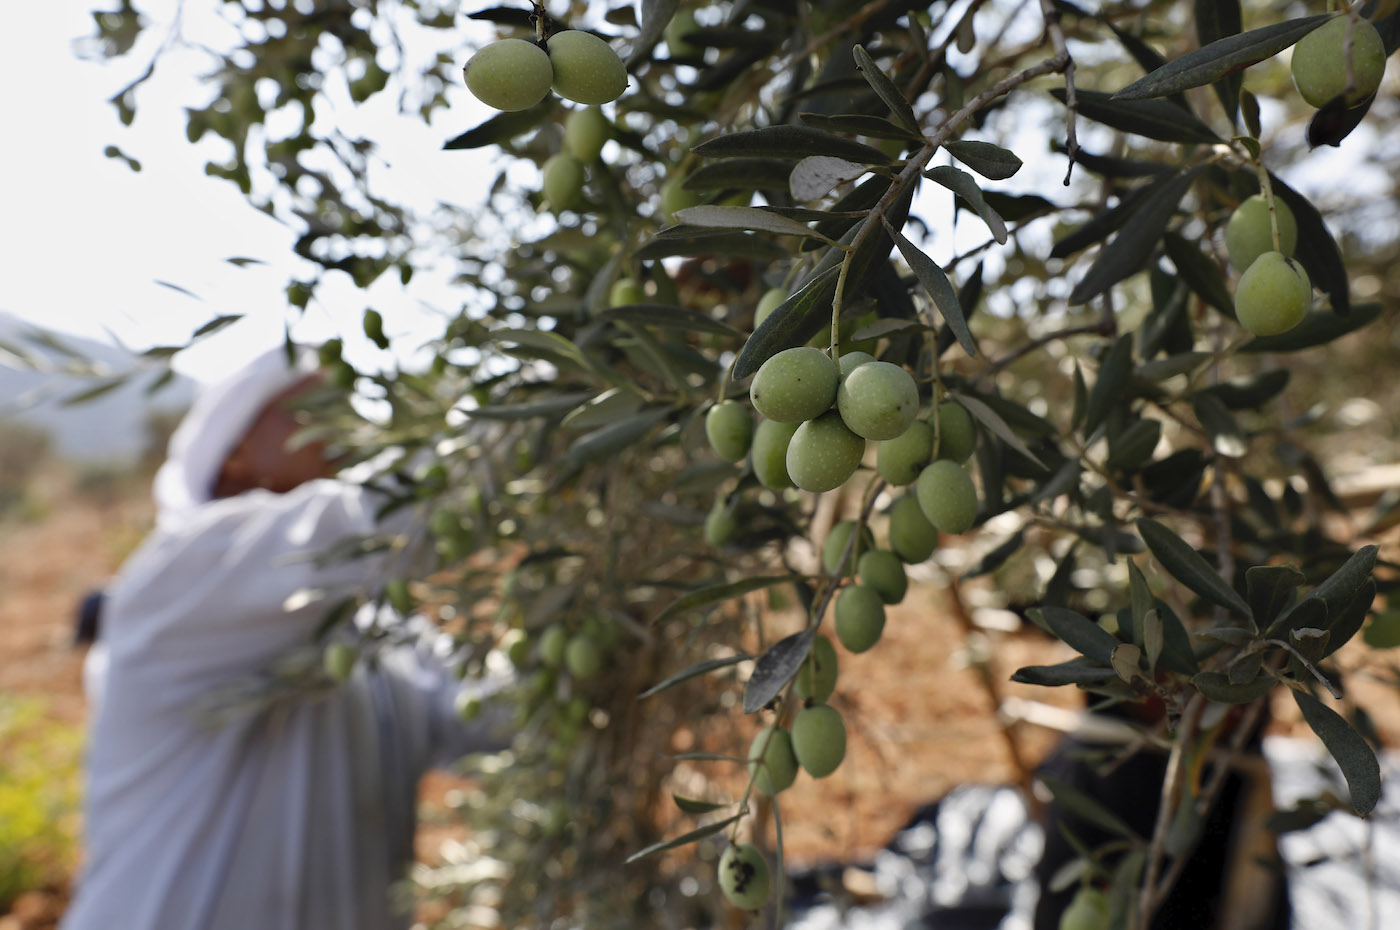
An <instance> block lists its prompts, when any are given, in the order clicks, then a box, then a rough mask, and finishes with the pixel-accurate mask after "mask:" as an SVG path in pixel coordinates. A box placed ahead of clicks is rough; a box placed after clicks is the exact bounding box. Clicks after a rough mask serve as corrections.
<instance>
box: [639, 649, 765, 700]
mask: <svg viewBox="0 0 1400 930" xmlns="http://www.w3.org/2000/svg"><path fill="white" fill-rule="evenodd" d="M752 658H753V656H751V655H749V654H748V653H746V652H741V653H739V654H738V655H732V656H726V657H724V658H722V659H707V660H706V661H704V662H697V663H696V664H694V665H692V666H690V667H689V668H687V669H684V670H682V671H679V672H677V673H676V674H674V675H671V676H670V677H668V678H666V679H664V680H662V681H659V682H657V683H656V684H654V685H652V686H651V687H650V688H648V689H646V690H645V691H643V692H642V693H641V694H639V695H637V699H638V700H641V699H642V698H649V697H651V696H652V695H653V694H660V693H661V692H662V691H665V690H666V689H668V688H673V687H675V686H676V685H678V684H680V683H681V682H683V681H690V679H692V678H698V677H699V676H701V675H707V674H709V673H710V672H713V671H715V670H716V669H721V668H728V667H729V666H731V665H738V664H739V663H740V662H747V661H748V660H749V659H752Z"/></svg>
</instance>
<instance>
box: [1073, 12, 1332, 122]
mask: <svg viewBox="0 0 1400 930" xmlns="http://www.w3.org/2000/svg"><path fill="white" fill-rule="evenodd" d="M1197 7H1198V8H1199V7H1200V4H1197ZM1331 18H1332V14H1330V13H1323V14H1319V15H1317V16H1306V17H1303V18H1302V19H1290V20H1288V21H1286V22H1282V23H1274V24H1273V25H1271V26H1264V27H1262V28H1260V29H1251V30H1250V31H1249V32H1241V33H1239V34H1237V35H1231V36H1226V37H1224V38H1222V39H1217V40H1216V41H1214V42H1211V43H1210V44H1209V45H1206V46H1203V47H1201V48H1198V49H1196V50H1195V51H1194V52H1188V53H1187V54H1185V55H1182V56H1181V57H1180V58H1178V59H1176V60H1175V61H1170V62H1167V63H1166V64H1165V65H1162V67H1160V68H1158V69H1157V70H1155V71H1153V72H1152V73H1151V74H1149V75H1147V76H1146V77H1142V78H1139V79H1138V80H1136V81H1134V82H1133V83H1131V84H1129V85H1128V86H1127V87H1125V88H1123V89H1122V90H1120V91H1118V93H1116V94H1114V95H1113V98H1112V99H1113V100H1115V101H1137V100H1144V99H1146V98H1149V97H1165V96H1166V95H1168V94H1175V93H1180V92H1181V91H1183V90H1188V89H1190V88H1192V87H1200V86H1202V85H1204V84H1210V83H1212V82H1213V81H1218V80H1220V79H1221V78H1223V77H1225V76H1226V75H1229V74H1234V73H1235V72H1237V71H1243V70H1244V69H1245V68H1248V67H1249V66H1250V65H1252V64H1256V63H1258V62H1261V61H1263V60H1264V59H1266V58H1272V57H1273V56H1275V55H1277V54H1278V53H1279V52H1281V51H1283V50H1284V49H1286V48H1288V47H1289V46H1290V45H1293V44H1294V43H1296V42H1297V41H1298V40H1299V39H1301V38H1302V37H1303V36H1305V35H1307V34H1308V33H1309V32H1312V31H1313V30H1314V29H1316V28H1317V27H1318V26H1321V25H1322V24H1323V23H1325V22H1326V21H1327V20H1329V19H1331ZM1090 118H1091V119H1092V118H1094V117H1090ZM1163 141H1168V142H1170V141H1181V140H1170V139H1166V140H1163ZM1198 141H1200V140H1198Z"/></svg>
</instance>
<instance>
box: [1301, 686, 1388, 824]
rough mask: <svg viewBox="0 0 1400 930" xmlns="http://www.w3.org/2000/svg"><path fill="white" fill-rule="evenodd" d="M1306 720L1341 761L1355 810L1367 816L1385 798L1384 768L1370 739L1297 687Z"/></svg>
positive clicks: (1339, 763)
mask: <svg viewBox="0 0 1400 930" xmlns="http://www.w3.org/2000/svg"><path fill="white" fill-rule="evenodd" d="M1293 700H1294V701H1296V702H1297V704H1298V709H1299V710H1300V711H1302V712H1303V719H1304V720H1306V721H1307V723H1308V726H1309V727H1311V728H1312V731H1313V732H1314V733H1316V734H1317V736H1318V739H1320V740H1322V745H1324V746H1326V747H1327V751H1328V752H1329V753H1331V754H1332V758H1334V759H1336V760H1337V765H1339V766H1340V767H1341V769H1342V775H1343V776H1345V778H1346V780H1347V787H1348V788H1349V789H1351V807H1352V810H1354V811H1356V813H1358V814H1360V815H1361V816H1362V817H1365V816H1366V815H1367V814H1369V813H1370V812H1371V811H1372V810H1373V809H1374V808H1375V806H1376V803H1377V802H1378V801H1380V799H1381V767H1380V763H1379V762H1378V761H1376V754H1375V752H1374V751H1372V749H1371V746H1370V744H1369V743H1367V742H1366V740H1365V739H1364V738H1363V737H1362V736H1361V734H1360V733H1357V732H1356V730H1355V729H1353V728H1352V726H1351V724H1349V723H1347V722H1346V720H1345V719H1344V718H1343V717H1342V715H1341V714H1339V713H1337V712H1336V711H1335V710H1333V709H1332V708H1330V707H1328V706H1327V705H1326V704H1323V703H1322V702H1321V701H1319V700H1318V699H1317V698H1315V697H1313V696H1312V695H1311V694H1308V693H1307V692H1306V691H1301V690H1299V689H1296V688H1295V689H1293Z"/></svg>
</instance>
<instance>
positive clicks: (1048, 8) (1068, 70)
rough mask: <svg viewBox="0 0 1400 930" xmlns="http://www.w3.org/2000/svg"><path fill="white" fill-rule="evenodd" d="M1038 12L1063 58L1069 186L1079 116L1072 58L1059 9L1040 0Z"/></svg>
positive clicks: (1072, 171)
mask: <svg viewBox="0 0 1400 930" xmlns="http://www.w3.org/2000/svg"><path fill="white" fill-rule="evenodd" d="M1040 12H1041V14H1042V15H1043V16H1044V17H1045V31H1046V32H1047V33H1049V35H1050V45H1051V47H1052V48H1054V49H1055V57H1056V58H1060V59H1063V60H1064V67H1063V69H1062V70H1063V71H1064V75H1065V112H1066V114H1067V117H1068V118H1067V120H1066V126H1065V153H1066V154H1067V155H1068V156H1069V166H1068V167H1066V168H1065V182H1064V183H1065V187H1069V181H1070V177H1071V176H1072V175H1073V174H1074V159H1075V156H1077V155H1078V154H1079V137H1078V135H1077V134H1076V132H1075V123H1076V122H1077V120H1078V116H1079V98H1078V97H1076V96H1075V93H1074V59H1073V58H1071V57H1070V54H1069V48H1068V47H1067V46H1066V45H1065V30H1064V26H1063V25H1061V23H1060V11H1059V10H1057V9H1055V6H1054V4H1053V3H1052V2H1051V0H1040Z"/></svg>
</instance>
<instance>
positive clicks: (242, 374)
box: [155, 346, 316, 530]
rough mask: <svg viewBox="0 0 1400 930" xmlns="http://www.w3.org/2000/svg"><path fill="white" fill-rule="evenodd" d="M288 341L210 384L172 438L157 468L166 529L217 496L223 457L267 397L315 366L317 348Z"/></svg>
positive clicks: (159, 511)
mask: <svg viewBox="0 0 1400 930" xmlns="http://www.w3.org/2000/svg"><path fill="white" fill-rule="evenodd" d="M293 351H294V352H295V354H296V360H295V362H294V363H291V364H289V363H288V360H287V348H286V346H278V347H277V348H275V349H272V350H269V351H268V352H265V353H263V354H262V355H260V356H259V357H257V358H256V359H254V360H253V361H252V362H250V363H249V364H248V365H246V366H245V367H243V368H241V369H239V370H238V371H236V372H234V373H233V374H232V375H230V376H228V377H227V378H225V379H224V380H222V381H216V382H214V383H212V384H209V385H206V386H205V387H204V388H203V389H202V390H201V391H200V392H199V395H198V396H197V397H196V398H195V401H194V404H193V405H192V406H191V407H190V410H189V413H187V414H185V418H184V420H182V421H181V422H180V426H179V428H178V429H176V430H175V432H174V433H173V434H172V435H171V437H170V451H169V454H168V455H167V456H166V460H165V464H164V465H162V466H161V468H160V471H158V472H157V473H156V481H155V499H156V522H157V525H158V526H159V527H160V528H161V529H163V530H169V529H173V528H175V527H177V526H179V525H180V524H181V523H183V522H184V521H185V520H187V519H188V518H189V516H190V514H191V513H193V511H194V510H195V508H197V507H199V506H200V505H202V504H207V503H208V502H209V501H211V500H212V499H213V492H214V482H215V481H216V480H218V477H219V471H220V469H222V468H223V464H224V460H225V459H226V458H228V455H229V453H230V452H232V451H233V449H234V447H235V446H237V445H238V443H239V442H240V441H241V440H242V439H243V436H244V434H245V433H247V431H248V428H249V427H250V426H252V424H253V421H254V420H256V419H257V416H258V414H259V413H260V412H262V409H263V407H265V406H266V405H267V402H268V401H270V400H272V398H274V397H276V396H277V395H278V394H280V393H281V392H282V391H284V390H286V389H287V388H289V387H291V386H292V385H293V384H296V383H297V382H298V381H300V380H301V379H303V378H305V377H306V376H307V375H308V374H310V373H311V372H313V371H315V370H316V356H315V354H314V353H312V352H310V351H306V350H302V349H294V350H293Z"/></svg>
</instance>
